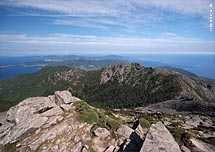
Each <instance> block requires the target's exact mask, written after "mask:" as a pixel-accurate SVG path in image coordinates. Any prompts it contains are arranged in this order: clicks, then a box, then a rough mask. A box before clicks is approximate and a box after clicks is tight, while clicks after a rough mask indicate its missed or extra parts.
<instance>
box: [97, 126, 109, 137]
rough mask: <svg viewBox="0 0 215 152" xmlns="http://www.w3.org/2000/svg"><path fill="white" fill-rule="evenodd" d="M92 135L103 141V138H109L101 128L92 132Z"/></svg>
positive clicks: (105, 130)
mask: <svg viewBox="0 0 215 152" xmlns="http://www.w3.org/2000/svg"><path fill="white" fill-rule="evenodd" d="M93 133H94V134H95V135H96V136H98V137H99V138H101V139H104V138H106V137H108V136H110V132H109V131H108V130H107V129H106V128H101V127H99V128H97V129H96V130H94V132H93Z"/></svg>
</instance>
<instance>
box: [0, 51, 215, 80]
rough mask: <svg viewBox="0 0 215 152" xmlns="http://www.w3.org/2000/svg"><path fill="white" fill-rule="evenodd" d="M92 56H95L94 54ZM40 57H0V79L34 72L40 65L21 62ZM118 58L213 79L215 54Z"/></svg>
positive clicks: (37, 59) (150, 55) (214, 76)
mask: <svg viewBox="0 0 215 152" xmlns="http://www.w3.org/2000/svg"><path fill="white" fill-rule="evenodd" d="M94 56H95V57H96V55H94ZM52 58H53V57H52ZM55 58H57V57H55ZM60 58H62V56H61V57H60ZM42 59H49V57H48V56H47V57H42V56H41V57H40V56H31V57H0V79H5V78H11V77H15V76H17V75H20V74H29V73H33V72H36V71H38V70H40V69H41V68H42V67H40V66H31V67H27V66H24V65H22V64H24V63H26V62H32V61H39V60H42ZM120 59H125V60H128V61H131V62H140V63H142V64H143V65H145V66H151V67H160V66H172V67H177V68H182V69H184V70H187V71H190V72H192V73H194V74H196V75H198V76H201V77H206V78H211V79H215V55H202V54H201V55H177V54H175V55H173V54H146V55H124V56H122V57H120Z"/></svg>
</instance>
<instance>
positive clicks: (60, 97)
mask: <svg viewBox="0 0 215 152" xmlns="http://www.w3.org/2000/svg"><path fill="white" fill-rule="evenodd" d="M54 96H55V103H56V104H57V105H61V104H70V103H73V102H75V101H78V100H80V99H79V98H77V97H74V96H72V95H71V93H70V92H69V91H68V90H64V91H56V92H55V95H54Z"/></svg>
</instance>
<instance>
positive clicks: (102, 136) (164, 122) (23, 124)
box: [0, 91, 215, 152]
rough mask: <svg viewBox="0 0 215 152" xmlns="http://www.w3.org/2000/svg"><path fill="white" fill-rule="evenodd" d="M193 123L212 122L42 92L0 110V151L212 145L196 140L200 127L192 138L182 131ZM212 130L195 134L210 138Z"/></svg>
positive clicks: (134, 150)
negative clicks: (102, 105) (109, 106)
mask: <svg viewBox="0 0 215 152" xmlns="http://www.w3.org/2000/svg"><path fill="white" fill-rule="evenodd" d="M180 123H181V124H180ZM176 124H177V125H176ZM199 125H200V126H202V127H206V128H213V125H214V122H213V121H212V120H211V119H210V118H207V117H204V116H198V115H186V116H181V115H179V116H169V115H161V113H156V114H154V115H153V116H152V115H151V116H150V115H145V114H143V113H142V114H137V113H135V112H134V111H133V112H132V111H129V110H128V109H124V110H121V111H118V110H104V109H98V108H95V107H92V106H90V105H89V104H87V103H86V102H84V101H82V100H80V99H79V98H77V97H74V96H72V95H71V93H70V92H69V91H56V92H55V93H54V95H50V96H48V97H31V98H27V99H25V100H23V101H22V102H20V103H19V104H17V105H16V106H14V107H11V108H10V109H9V110H8V111H7V112H4V113H1V114H0V151H2V152H10V151H11V152H15V151H20V152H24V151H25V152H32V151H42V152H139V151H140V152H160V151H165V152H173V151H174V152H181V151H182V152H189V151H191V150H192V151H194V152H195V151H196V152H197V151H203V152H204V151H205V152H207V151H213V150H214V146H213V145H211V144H209V143H206V142H204V141H202V140H200V138H199V137H200V133H197V134H199V136H198V138H197V137H196V136H192V137H191V136H189V137H188V136H187V134H188V133H186V130H184V129H187V131H189V130H191V129H193V128H197V127H199ZM178 130H179V131H178ZM182 130H183V131H182ZM192 131H194V130H192ZM213 133H214V132H213V131H212V132H210V133H209V131H208V132H207V133H204V132H201V135H202V136H207V137H212V138H213V137H214V136H215V134H213ZM204 148H206V150H204Z"/></svg>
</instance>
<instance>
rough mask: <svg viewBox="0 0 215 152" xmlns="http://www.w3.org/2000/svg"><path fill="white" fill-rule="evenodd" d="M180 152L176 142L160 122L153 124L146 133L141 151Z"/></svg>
mask: <svg viewBox="0 0 215 152" xmlns="http://www.w3.org/2000/svg"><path fill="white" fill-rule="evenodd" d="M161 151H165V152H181V150H180V148H179V146H178V144H177V143H176V141H175V140H174V138H173V137H172V135H171V134H170V132H169V131H168V130H167V129H166V127H165V126H164V125H163V124H162V123H161V122H157V123H156V124H153V125H152V126H151V127H150V129H149V132H148V133H147V135H146V138H145V141H144V143H143V146H142V148H141V152H161Z"/></svg>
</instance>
